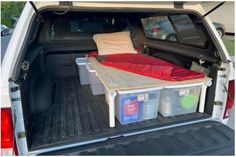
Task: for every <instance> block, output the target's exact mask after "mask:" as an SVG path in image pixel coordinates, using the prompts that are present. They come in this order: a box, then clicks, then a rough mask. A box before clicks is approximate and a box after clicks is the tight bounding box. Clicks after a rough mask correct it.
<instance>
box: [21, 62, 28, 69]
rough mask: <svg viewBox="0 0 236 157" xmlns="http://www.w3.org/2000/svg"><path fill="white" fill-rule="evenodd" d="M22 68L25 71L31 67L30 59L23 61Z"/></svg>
mask: <svg viewBox="0 0 236 157" xmlns="http://www.w3.org/2000/svg"><path fill="white" fill-rule="evenodd" d="M21 69H22V70H24V71H27V70H28V69H29V62H28V61H23V62H22V64H21Z"/></svg>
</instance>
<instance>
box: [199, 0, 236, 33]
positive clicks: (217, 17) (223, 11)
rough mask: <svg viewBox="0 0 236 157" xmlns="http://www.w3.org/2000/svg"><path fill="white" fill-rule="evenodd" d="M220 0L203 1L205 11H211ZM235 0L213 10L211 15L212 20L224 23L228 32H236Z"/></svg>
mask: <svg viewBox="0 0 236 157" xmlns="http://www.w3.org/2000/svg"><path fill="white" fill-rule="evenodd" d="M219 3H220V1H219V2H202V3H201V5H202V6H203V8H204V10H205V11H209V10H210V9H212V8H214V7H215V6H216V5H217V4H219ZM234 7H235V6H234V2H233V1H232V2H225V3H224V5H222V6H221V7H220V8H218V9H217V10H215V11H214V12H212V13H211V14H210V15H209V16H210V18H211V20H212V22H219V23H222V24H223V25H224V26H225V28H226V32H228V33H234V32H235V30H234V16H235V15H234V10H235V8H234Z"/></svg>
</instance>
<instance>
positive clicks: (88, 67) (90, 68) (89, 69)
mask: <svg viewBox="0 0 236 157" xmlns="http://www.w3.org/2000/svg"><path fill="white" fill-rule="evenodd" d="M85 66H86V68H87V70H88V71H89V72H96V70H94V69H93V67H92V66H91V65H90V64H86V65H85Z"/></svg>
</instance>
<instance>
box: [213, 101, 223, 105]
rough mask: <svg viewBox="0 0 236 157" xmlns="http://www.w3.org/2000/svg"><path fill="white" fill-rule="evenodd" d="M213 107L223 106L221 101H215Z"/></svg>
mask: <svg viewBox="0 0 236 157" xmlns="http://www.w3.org/2000/svg"><path fill="white" fill-rule="evenodd" d="M214 105H219V106H223V102H222V101H215V102H214Z"/></svg>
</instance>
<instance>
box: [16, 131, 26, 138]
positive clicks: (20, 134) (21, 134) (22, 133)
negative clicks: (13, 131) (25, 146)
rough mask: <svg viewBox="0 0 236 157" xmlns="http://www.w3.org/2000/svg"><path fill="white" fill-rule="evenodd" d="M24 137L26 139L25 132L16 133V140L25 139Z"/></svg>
mask: <svg viewBox="0 0 236 157" xmlns="http://www.w3.org/2000/svg"><path fill="white" fill-rule="evenodd" d="M25 137H26V132H25V131H22V132H18V133H17V138H18V139H21V138H25Z"/></svg>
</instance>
